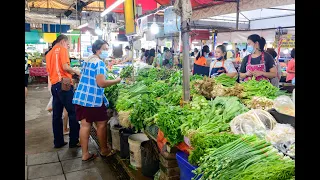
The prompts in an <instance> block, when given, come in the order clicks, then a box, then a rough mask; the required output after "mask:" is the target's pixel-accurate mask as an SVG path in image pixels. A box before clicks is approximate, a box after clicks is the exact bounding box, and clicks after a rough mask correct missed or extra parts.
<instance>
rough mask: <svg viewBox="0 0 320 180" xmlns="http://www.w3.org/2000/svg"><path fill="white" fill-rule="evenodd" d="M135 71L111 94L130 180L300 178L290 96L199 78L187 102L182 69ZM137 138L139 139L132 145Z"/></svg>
mask: <svg viewBox="0 0 320 180" xmlns="http://www.w3.org/2000/svg"><path fill="white" fill-rule="evenodd" d="M135 67H136V68H133V67H130V66H127V67H125V68H124V69H123V70H122V71H121V72H120V77H122V78H124V79H126V81H125V83H124V84H121V85H116V86H111V87H109V88H106V90H105V94H106V96H107V98H108V99H109V102H110V108H112V109H114V110H115V114H114V116H113V118H112V119H111V120H110V121H112V122H110V129H111V130H110V131H111V137H112V146H113V147H114V149H117V150H118V151H119V154H118V155H116V157H117V159H118V160H119V161H120V162H121V163H122V164H123V166H124V167H126V168H125V169H127V173H129V174H131V176H132V177H131V178H133V179H141V178H142V176H143V177H144V178H147V177H148V176H149V177H150V176H151V177H154V178H156V177H159V176H160V179H183V180H184V179H186V180H187V179H191V178H195V179H232V178H233V179H237V180H240V179H246V178H249V179H250V177H252V175H254V176H255V177H258V179H265V178H266V179H268V178H271V177H273V178H275V177H280V176H281V177H286V179H291V178H294V173H295V170H294V169H295V162H294V147H295V144H294V141H295V140H294V104H293V102H292V100H291V94H287V93H285V92H282V91H280V90H279V89H277V88H275V87H274V86H272V85H271V84H270V83H269V82H267V81H255V80H250V81H248V82H245V83H241V84H238V83H236V81H235V79H232V78H229V77H227V76H220V77H217V78H215V79H210V78H206V77H205V78H203V77H202V76H198V75H195V76H191V77H190V81H191V84H192V86H191V99H192V100H191V101H190V102H189V103H184V102H183V101H182V72H181V71H180V70H172V69H157V68H151V67H148V68H145V67H144V68H142V67H141V66H139V65H135ZM138 67H139V69H140V70H136V71H135V70H134V69H137V68H138ZM134 71H135V72H134ZM110 77H111V76H110ZM133 77H134V78H133ZM133 79H134V80H133ZM124 132H125V133H124ZM143 134H144V135H143ZM133 135H139V136H141V137H139V138H134V142H132V141H131V140H132V138H133V137H134V136H133ZM125 137H126V138H125ZM130 139H131V140H130ZM109 143H110V142H109ZM132 143H138V144H136V146H138V147H140V151H138V150H137V149H136V148H137V147H136V146H133V145H132ZM247 143H249V144H252V146H251V145H248V144H247ZM146 144H148V145H146ZM235 147H239V148H238V149H237V150H235V149H234V148H235ZM138 149H139V148H138ZM129 152H130V153H129ZM249 152H252V153H253V152H254V153H253V154H252V156H246V154H247V153H249ZM140 153H141V156H138V159H137V154H140ZM146 153H147V155H146ZM264 154H268V156H264ZM145 157H148V158H145ZM150 157H153V158H154V159H153V160H152V161H151V160H150V159H152V158H150ZM211 157H212V158H211ZM126 159H127V160H126ZM147 159H149V161H147ZM226 159H229V160H228V161H225V160H226ZM242 162H243V163H242ZM209 164H210V165H209ZM151 167H153V168H151ZM219 167H220V169H219ZM221 167H223V168H222V169H221ZM148 168H149V169H148ZM150 168H151V169H150ZM147 172H149V173H147ZM156 172H157V173H156ZM261 172H268V173H261ZM141 175H142V176H141Z"/></svg>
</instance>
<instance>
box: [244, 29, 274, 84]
mask: <svg viewBox="0 0 320 180" xmlns="http://www.w3.org/2000/svg"><path fill="white" fill-rule="evenodd" d="M247 43H248V46H247V51H248V52H249V53H250V54H249V55H247V56H246V57H244V58H243V61H242V64H241V68H240V78H241V79H243V80H244V81H248V80H249V79H252V77H254V78H255V80H257V81H260V80H268V81H270V79H272V78H274V77H276V75H277V70H276V67H275V62H274V60H273V57H272V56H271V55H270V54H269V53H265V52H264V46H265V45H266V40H265V39H264V38H263V37H260V36H259V35H257V34H252V35H250V36H249V37H248V41H247Z"/></svg>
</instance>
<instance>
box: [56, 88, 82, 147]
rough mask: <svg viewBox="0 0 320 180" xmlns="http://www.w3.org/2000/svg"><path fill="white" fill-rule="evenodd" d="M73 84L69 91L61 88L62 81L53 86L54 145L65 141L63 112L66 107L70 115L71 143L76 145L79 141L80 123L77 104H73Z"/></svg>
mask: <svg viewBox="0 0 320 180" xmlns="http://www.w3.org/2000/svg"><path fill="white" fill-rule="evenodd" d="M73 91H74V90H73V86H71V89H70V90H69V91H62V90H61V83H56V84H54V85H52V87H51V93H52V96H53V99H52V110H53V116H52V128H53V136H54V141H53V143H54V145H55V146H60V145H62V144H63V143H64V138H63V121H62V112H63V108H64V107H65V108H66V110H67V112H68V116H69V127H70V133H69V138H70V140H69V145H75V144H77V143H78V142H79V130H80V124H79V122H78V121H77V120H76V111H75V106H74V104H72V98H73V93H74V92H73Z"/></svg>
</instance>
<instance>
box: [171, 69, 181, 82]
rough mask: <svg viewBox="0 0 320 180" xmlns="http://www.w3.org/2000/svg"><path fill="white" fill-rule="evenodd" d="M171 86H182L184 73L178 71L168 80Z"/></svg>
mask: <svg viewBox="0 0 320 180" xmlns="http://www.w3.org/2000/svg"><path fill="white" fill-rule="evenodd" d="M168 82H169V85H181V84H182V71H180V70H177V71H176V72H175V73H173V74H172V75H171V77H170V78H169V79H168Z"/></svg>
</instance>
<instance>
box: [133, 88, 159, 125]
mask: <svg viewBox="0 0 320 180" xmlns="http://www.w3.org/2000/svg"><path fill="white" fill-rule="evenodd" d="M158 106H159V104H158V102H157V101H156V99H155V97H154V96H152V95H148V94H143V95H141V97H140V98H139V99H138V100H137V101H136V102H135V104H134V105H133V109H132V111H131V113H130V117H129V120H130V122H131V124H132V125H133V126H134V127H135V128H136V130H141V129H144V125H145V122H144V120H145V119H147V118H149V117H152V116H153V115H155V114H156V113H157V112H158Z"/></svg>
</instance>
